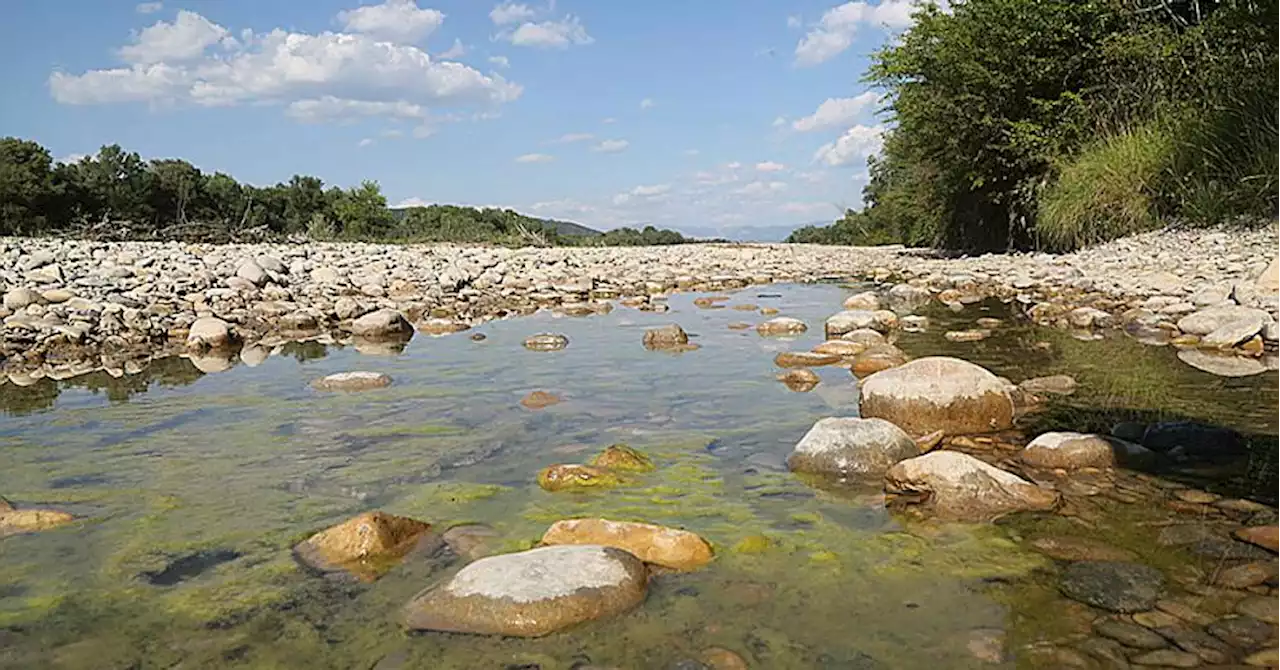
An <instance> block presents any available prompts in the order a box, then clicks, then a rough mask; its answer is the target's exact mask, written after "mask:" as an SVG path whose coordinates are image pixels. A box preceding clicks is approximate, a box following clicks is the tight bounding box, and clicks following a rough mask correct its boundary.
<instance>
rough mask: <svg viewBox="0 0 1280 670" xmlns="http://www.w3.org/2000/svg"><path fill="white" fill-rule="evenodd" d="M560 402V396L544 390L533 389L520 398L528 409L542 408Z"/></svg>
mask: <svg viewBox="0 0 1280 670" xmlns="http://www.w3.org/2000/svg"><path fill="white" fill-rule="evenodd" d="M559 403H560V397H559V396H557V395H555V394H552V393H547V392H546V391H533V392H531V393H530V394H529V395H527V396H525V397H524V398H522V399H521V400H520V404H521V405H524V406H525V407H526V408H528V409H535V410H536V409H543V408H544V407H550V406H552V405H556V404H559Z"/></svg>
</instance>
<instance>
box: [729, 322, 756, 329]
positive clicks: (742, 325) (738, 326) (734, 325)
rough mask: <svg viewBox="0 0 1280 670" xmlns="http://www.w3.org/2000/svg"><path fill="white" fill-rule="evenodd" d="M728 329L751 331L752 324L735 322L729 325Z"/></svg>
mask: <svg viewBox="0 0 1280 670" xmlns="http://www.w3.org/2000/svg"><path fill="white" fill-rule="evenodd" d="M728 328H729V330H749V329H750V328H751V324H749V323H747V322H745V321H734V322H733V323H731V324H729V326H728Z"/></svg>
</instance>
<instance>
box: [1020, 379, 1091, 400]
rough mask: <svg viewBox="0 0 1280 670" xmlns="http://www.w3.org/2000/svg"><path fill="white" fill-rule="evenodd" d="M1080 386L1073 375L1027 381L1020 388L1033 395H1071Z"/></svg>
mask: <svg viewBox="0 0 1280 670" xmlns="http://www.w3.org/2000/svg"><path fill="white" fill-rule="evenodd" d="M1077 386H1078V384H1077V382H1076V380H1075V377H1072V376H1071V375H1050V376H1048V377H1035V378H1032V379H1027V380H1025V381H1023V382H1022V383H1021V384H1018V388H1020V389H1022V390H1023V391H1026V392H1027V393H1031V394H1033V395H1071V394H1072V393H1075V392H1076V387H1077Z"/></svg>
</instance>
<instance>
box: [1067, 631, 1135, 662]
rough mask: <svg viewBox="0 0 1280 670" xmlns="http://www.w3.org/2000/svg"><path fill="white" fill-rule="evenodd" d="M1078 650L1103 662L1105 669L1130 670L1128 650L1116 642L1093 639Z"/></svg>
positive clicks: (1083, 643)
mask: <svg viewBox="0 0 1280 670" xmlns="http://www.w3.org/2000/svg"><path fill="white" fill-rule="evenodd" d="M1076 649H1078V650H1080V651H1082V652H1084V653H1086V654H1088V655H1090V656H1092V657H1093V658H1095V659H1097V660H1099V661H1102V663H1103V667H1105V668H1115V669H1116V670H1128V669H1129V667H1130V666H1129V660H1128V659H1127V658H1126V657H1125V652H1126V651H1127V649H1126V648H1125V647H1124V645H1121V644H1120V643H1119V642H1116V641H1115V640H1109V639H1106V638H1101V637H1091V638H1088V639H1086V640H1083V641H1082V642H1080V643H1079V644H1077V645H1076Z"/></svg>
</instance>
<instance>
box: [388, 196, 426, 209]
mask: <svg viewBox="0 0 1280 670" xmlns="http://www.w3.org/2000/svg"><path fill="white" fill-rule="evenodd" d="M433 204H435V203H432V202H428V201H426V200H423V199H422V198H405V199H404V200H401V201H400V202H397V203H396V204H394V205H392V206H391V207H392V209H404V208H406V207H430V206H431V205H433Z"/></svg>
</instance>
